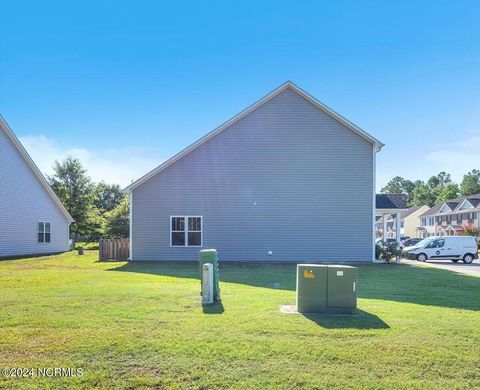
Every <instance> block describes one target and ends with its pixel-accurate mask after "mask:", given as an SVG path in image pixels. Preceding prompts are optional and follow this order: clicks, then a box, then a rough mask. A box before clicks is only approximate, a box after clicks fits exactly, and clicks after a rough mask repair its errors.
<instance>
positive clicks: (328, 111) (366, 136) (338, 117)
mask: <svg viewBox="0 0 480 390" xmlns="http://www.w3.org/2000/svg"><path fill="white" fill-rule="evenodd" d="M287 88H290V89H291V90H293V91H295V92H296V93H298V94H299V95H300V96H302V97H303V98H305V99H306V100H307V101H309V102H310V103H312V104H313V105H315V106H316V107H318V108H319V109H321V110H322V111H324V112H325V113H326V114H328V115H330V116H331V117H332V118H334V119H336V120H337V121H339V122H340V123H341V124H343V125H344V126H346V127H347V128H349V129H350V130H352V131H353V132H354V133H356V134H358V135H359V136H360V137H362V138H364V139H366V140H367V141H368V142H371V143H372V144H373V145H374V148H375V151H376V152H378V151H380V149H381V148H382V147H383V146H384V144H383V143H382V142H380V141H379V140H378V139H376V138H375V137H372V136H371V135H370V134H368V133H367V132H366V131H364V130H362V129H361V128H360V127H358V126H356V125H354V124H353V123H352V122H350V121H349V120H347V119H346V118H344V117H343V116H341V115H340V114H338V113H336V112H335V111H333V110H332V109H330V108H329V107H327V106H326V105H324V104H323V103H321V102H320V101H318V100H317V99H316V98H314V97H313V96H311V95H310V94H308V93H307V92H305V91H304V90H303V89H301V88H300V87H298V86H297V85H295V84H294V83H292V82H291V81H287V82H285V83H283V84H282V85H280V86H279V87H277V88H275V89H274V90H273V91H272V92H270V93H269V94H267V95H266V96H264V97H263V98H261V99H260V100H258V101H257V102H255V103H254V104H252V105H251V106H249V107H247V108H246V109H244V110H243V111H241V112H240V113H238V114H237V115H235V116H234V117H233V118H231V119H229V120H228V121H226V122H225V123H223V124H222V125H220V126H219V127H217V128H216V129H214V130H212V131H211V132H209V133H208V134H206V135H204V136H203V137H202V138H200V139H199V140H197V141H196V142H194V143H193V144H191V145H190V146H188V147H187V148H185V149H183V150H182V151H181V152H179V153H177V154H176V155H174V156H173V157H171V158H169V159H168V160H167V161H165V162H164V163H162V164H160V165H159V166H158V167H156V168H155V169H153V170H151V171H150V172H148V173H147V174H146V175H144V176H142V177H141V178H140V179H138V180H136V181H134V182H133V183H132V184H130V185H129V186H128V187H126V188H124V189H123V192H130V191H131V190H133V189H134V188H136V187H138V186H139V185H141V184H143V183H144V182H146V181H147V180H149V179H150V178H151V177H153V176H155V175H156V174H157V173H159V172H161V171H163V170H164V169H165V168H167V167H168V166H170V165H171V164H173V163H174V162H175V161H177V160H179V159H181V158H182V157H184V156H185V155H187V154H188V153H190V152H191V151H192V150H194V149H196V148H197V147H199V146H200V145H202V144H203V143H205V142H207V141H208V140H209V139H210V138H213V137H215V136H216V135H217V134H219V133H221V132H222V131H223V130H225V129H227V128H228V127H230V126H231V125H233V124H234V123H235V122H237V121H239V120H240V119H242V118H243V117H245V116H246V115H248V114H249V113H251V112H252V111H253V110H255V109H256V108H258V107H260V106H261V105H263V104H265V103H266V102H268V101H269V100H270V99H272V98H273V97H275V96H277V95H278V94H279V93H280V92H282V91H284V90H285V89H287Z"/></svg>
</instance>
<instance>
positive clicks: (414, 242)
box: [400, 238, 422, 248]
mask: <svg viewBox="0 0 480 390" xmlns="http://www.w3.org/2000/svg"><path fill="white" fill-rule="evenodd" d="M420 241H422V238H408V239H406V240H405V241H402V243H401V244H400V246H401V247H402V248H406V247H409V246H414V245H417V244H418V243H419V242H420Z"/></svg>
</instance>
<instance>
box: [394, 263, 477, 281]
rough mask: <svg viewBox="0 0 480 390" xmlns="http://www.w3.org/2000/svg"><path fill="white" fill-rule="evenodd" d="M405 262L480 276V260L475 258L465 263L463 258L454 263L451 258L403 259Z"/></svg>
mask: <svg viewBox="0 0 480 390" xmlns="http://www.w3.org/2000/svg"><path fill="white" fill-rule="evenodd" d="M402 263H403V264H409V265H414V266H417V267H421V266H425V267H431V268H438V269H444V270H447V271H453V272H458V273H461V274H466V275H471V276H476V277H479V278H480V260H479V259H476V260H473V263H472V264H464V263H463V262H462V261H461V260H460V261H459V262H458V263H453V262H451V261H450V260H427V262H425V263H422V262H420V261H415V260H406V259H402Z"/></svg>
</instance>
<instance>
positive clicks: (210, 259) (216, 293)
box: [198, 249, 221, 302]
mask: <svg viewBox="0 0 480 390" xmlns="http://www.w3.org/2000/svg"><path fill="white" fill-rule="evenodd" d="M198 263H199V267H198V269H199V275H200V295H202V291H201V285H202V283H201V282H202V273H203V265H204V264H206V263H212V264H213V301H214V302H220V301H221V299H220V274H219V270H218V256H217V251H216V249H203V250H201V251H199V252H198Z"/></svg>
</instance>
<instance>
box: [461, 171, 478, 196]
mask: <svg viewBox="0 0 480 390" xmlns="http://www.w3.org/2000/svg"><path fill="white" fill-rule="evenodd" d="M460 193H461V194H462V196H469V195H474V194H478V193H480V170H478V169H474V170H472V171H471V172H468V173H467V174H466V175H464V176H463V180H462V183H461V184H460Z"/></svg>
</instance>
